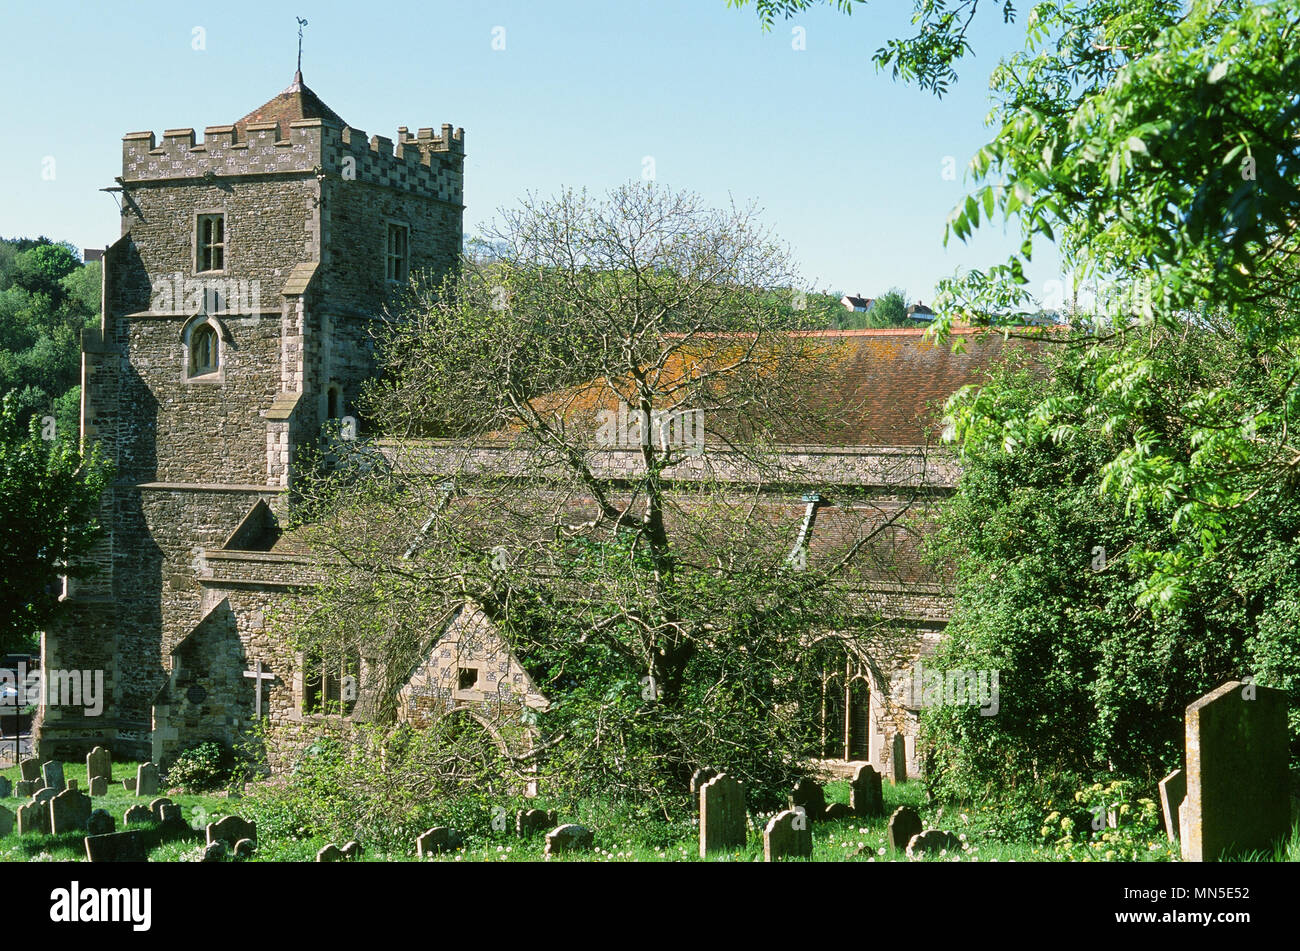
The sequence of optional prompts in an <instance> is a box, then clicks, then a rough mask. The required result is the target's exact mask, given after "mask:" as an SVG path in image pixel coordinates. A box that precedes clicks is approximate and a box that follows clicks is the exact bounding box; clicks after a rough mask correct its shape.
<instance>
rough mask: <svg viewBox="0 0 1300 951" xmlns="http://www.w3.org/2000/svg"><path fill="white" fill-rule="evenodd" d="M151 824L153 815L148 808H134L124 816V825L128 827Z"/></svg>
mask: <svg viewBox="0 0 1300 951" xmlns="http://www.w3.org/2000/svg"><path fill="white" fill-rule="evenodd" d="M149 822H153V813H152V812H150V811H149V807H148V806H132V807H131V808H130V809H128V810H127V811H126V813H125V814H124V815H123V816H122V824H123V825H127V826H139V825H145V824H146V823H149Z"/></svg>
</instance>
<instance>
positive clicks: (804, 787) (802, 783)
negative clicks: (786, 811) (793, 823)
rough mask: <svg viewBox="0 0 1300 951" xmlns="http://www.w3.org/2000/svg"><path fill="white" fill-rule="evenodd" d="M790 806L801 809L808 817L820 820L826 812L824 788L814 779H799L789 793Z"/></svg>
mask: <svg viewBox="0 0 1300 951" xmlns="http://www.w3.org/2000/svg"><path fill="white" fill-rule="evenodd" d="M790 808H791V809H802V810H804V811H805V812H807V813H808V818H809V819H812V820H814V821H817V820H820V819H821V818H822V816H823V815H824V814H825V812H826V790H824V789H822V784H821V783H819V782H817V780H815V779H801V780H799V781H798V782H797V783H795V784H794V790H793V791H792V792H791V793H790Z"/></svg>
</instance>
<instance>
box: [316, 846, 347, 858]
mask: <svg viewBox="0 0 1300 951" xmlns="http://www.w3.org/2000/svg"><path fill="white" fill-rule="evenodd" d="M316 861H317V862H342V861H343V853H342V852H341V851H339V847H338V846H337V845H335V844H334V843H333V842H331V843H330V844H329V845H326V846H324V847H322V848H321V850H320V851H319V852H317V853H316Z"/></svg>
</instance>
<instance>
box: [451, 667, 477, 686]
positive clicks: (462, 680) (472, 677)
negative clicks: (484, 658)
mask: <svg viewBox="0 0 1300 951" xmlns="http://www.w3.org/2000/svg"><path fill="white" fill-rule="evenodd" d="M456 685H457V687H458V689H460V690H473V689H474V688H475V687H477V686H478V668H477V667H462V668H460V674H459V676H458V677H457V678H456Z"/></svg>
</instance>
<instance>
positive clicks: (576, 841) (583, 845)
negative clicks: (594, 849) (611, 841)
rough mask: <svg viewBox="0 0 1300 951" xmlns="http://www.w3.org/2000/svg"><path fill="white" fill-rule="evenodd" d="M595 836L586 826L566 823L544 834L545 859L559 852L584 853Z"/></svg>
mask: <svg viewBox="0 0 1300 951" xmlns="http://www.w3.org/2000/svg"><path fill="white" fill-rule="evenodd" d="M594 840H595V836H594V835H592V832H591V830H590V829H588V828H587V827H586V826H580V825H574V824H573V823H571V822H570V823H568V824H566V825H562V826H558V827H556V828H554V829H552V830H551V831H550V832H548V833H546V852H545V855H546V857H547V858H550V857H551V856H552V855H559V854H560V853H561V852H585V851H587V850H588V849H590V848H591V846H592V842H593V841H594Z"/></svg>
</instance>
